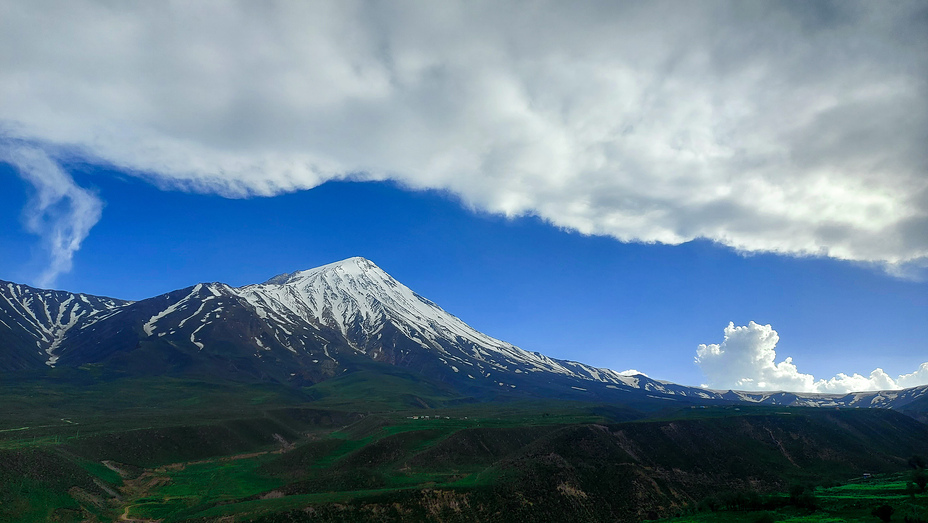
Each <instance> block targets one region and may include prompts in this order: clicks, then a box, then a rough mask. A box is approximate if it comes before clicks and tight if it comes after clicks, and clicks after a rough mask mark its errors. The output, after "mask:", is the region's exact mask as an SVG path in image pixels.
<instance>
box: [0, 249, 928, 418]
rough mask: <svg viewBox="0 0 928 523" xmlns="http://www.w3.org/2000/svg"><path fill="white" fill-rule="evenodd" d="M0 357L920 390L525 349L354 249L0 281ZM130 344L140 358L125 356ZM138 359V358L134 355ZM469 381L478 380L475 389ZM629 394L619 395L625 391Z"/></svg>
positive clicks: (532, 383) (289, 377)
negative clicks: (655, 366)
mask: <svg viewBox="0 0 928 523" xmlns="http://www.w3.org/2000/svg"><path fill="white" fill-rule="evenodd" d="M0 346H3V347H4V348H6V347H9V348H11V349H14V350H4V351H0V368H5V369H11V370H15V369H25V368H38V367H44V366H46V365H48V366H54V365H55V364H59V365H70V366H80V365H82V364H84V363H88V362H104V361H113V358H116V360H118V361H119V362H122V363H121V364H126V362H131V361H135V362H136V363H133V365H135V367H134V368H153V367H152V365H153V364H154V362H155V361H160V363H159V365H161V367H157V368H163V369H168V368H173V369H176V368H177V367H176V365H178V362H183V365H188V366H190V367H191V368H195V369H197V372H201V373H202V372H207V373H208V372H211V370H210V369H213V370H219V369H220V368H221V369H223V372H228V373H231V375H234V374H235V373H242V372H244V373H246V374H247V375H250V376H257V377H263V378H270V379H276V380H283V381H293V382H296V383H316V382H318V381H320V380H324V379H328V378H331V377H333V376H336V375H339V374H341V373H344V372H347V371H348V370H349V369H350V367H351V365H352V363H351V362H355V363H357V362H359V361H366V360H375V361H378V362H382V363H387V364H390V365H395V366H399V367H404V368H407V369H409V370H411V371H414V372H420V373H423V375H425V376H428V377H429V378H432V379H437V380H440V381H445V382H448V383H455V384H457V385H456V386H463V387H465V388H469V387H470V388H478V389H479V388H481V387H483V389H481V390H486V388H487V387H490V388H492V389H495V390H506V391H509V390H512V391H516V390H518V391H523V390H525V391H527V392H529V391H531V392H530V393H532V394H536V395H539V396H542V397H575V398H584V397H586V398H588V399H595V400H597V401H622V398H623V397H628V396H627V394H628V393H634V394H636V395H638V397H650V398H655V399H662V400H667V399H675V400H681V401H688V402H697V403H698V402H706V401H709V402H711V401H724V402H739V403H742V402H743V403H755V404H766V405H784V406H823V407H863V408H866V407H881V408H895V407H897V406H904V405H906V404H908V403H910V402H912V401H916V400H919V399H920V398H923V397H928V396H926V395H928V387H916V388H913V389H907V390H904V391H879V392H860V393H853V394H845V395H829V394H800V393H790V392H745V391H714V390H707V389H703V388H699V387H688V386H683V385H677V384H674V383H670V382H665V381H658V380H654V379H651V378H649V377H647V376H644V375H634V376H626V375H622V374H620V373H618V372H616V371H613V370H610V369H602V368H596V367H592V366H590V365H585V364H583V363H578V362H574V361H566V360H557V359H553V358H549V357H547V356H544V355H542V354H539V353H537V352H529V351H526V350H523V349H520V348H519V347H516V346H514V345H512V344H510V343H507V342H504V341H501V340H498V339H496V338H493V337H491V336H488V335H486V334H484V333H481V332H479V331H477V330H476V329H474V328H472V327H470V326H469V325H467V324H466V323H464V322H463V321H461V320H460V319H459V318H457V317H456V316H454V315H452V314H450V313H448V312H446V311H445V310H443V309H442V308H441V307H439V306H438V305H436V304H435V303H433V302H431V301H429V300H428V299H426V298H424V297H422V296H420V295H418V294H416V293H415V292H413V291H412V290H411V289H409V288H408V287H406V286H405V285H403V284H402V283H400V282H398V281H397V280H395V279H394V278H393V277H391V276H390V275H389V274H387V273H386V272H384V271H383V270H382V269H380V268H379V267H377V265H375V264H374V263H373V262H371V261H369V260H366V259H364V258H349V259H347V260H343V261H340V262H337V263H332V264H329V265H324V266H322V267H317V268H315V269H309V270H305V271H298V272H294V273H289V274H282V275H279V276H276V277H274V278H271V279H270V280H268V281H267V282H265V283H261V284H254V285H247V286H244V287H238V288H235V287H231V286H229V285H226V284H223V283H201V284H197V285H195V286H192V287H188V288H186V289H180V290H177V291H173V292H170V293H166V294H163V295H161V296H156V297H153V298H149V299H146V300H141V301H139V302H124V301H120V300H113V299H110V298H98V297H94V296H87V295H81V294H71V293H67V292H61V291H45V290H39V289H33V288H31V287H27V286H23V285H16V284H12V283H8V282H0ZM133 354H135V355H136V356H133ZM133 358H136V359H133ZM474 390H476V389H474ZM623 395H625V396H623Z"/></svg>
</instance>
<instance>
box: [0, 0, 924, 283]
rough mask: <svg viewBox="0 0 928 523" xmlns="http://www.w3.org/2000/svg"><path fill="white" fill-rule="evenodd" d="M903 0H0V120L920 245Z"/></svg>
mask: <svg viewBox="0 0 928 523" xmlns="http://www.w3.org/2000/svg"><path fill="white" fill-rule="evenodd" d="M926 12H928V9H926V6H925V4H924V3H923V2H893V3H892V4H882V3H880V4H876V3H872V2H866V1H856V2H855V1H850V2H815V3H808V2H777V3H743V2H721V1H719V2H647V3H616V2H597V1H581V2H570V3H564V2H532V3H527V4H523V3H507V4H500V3H499V2H480V1H477V2H473V1H466V2H465V1H463V0H460V1H447V2H431V3H422V2H402V1H400V2H382V3H377V2H375V3H370V2H363V1H360V0H358V1H350V0H338V1H333V2H297V1H293V2H287V1H281V2H273V3H256V2H246V1H241V2H221V3H220V2H106V1H102V0H101V1H92V0H68V1H62V2H48V1H36V2H2V3H0V49H3V50H4V52H0V132H2V133H3V134H5V135H7V136H8V137H13V138H17V139H24V140H32V141H34V142H35V143H51V144H66V145H68V146H70V147H71V148H72V150H78V151H82V154H84V155H86V156H87V157H90V158H96V159H98V160H102V161H106V162H110V163H112V164H115V165H117V166H120V167H122V168H124V169H128V170H132V171H134V172H137V173H138V174H140V175H142V176H146V177H148V178H149V179H151V180H152V181H155V182H156V183H159V184H162V185H166V186H169V187H180V188H185V189H189V190H197V191H211V192H217V193H220V194H224V195H228V196H243V195H274V194H278V193H281V192H287V191H295V190H301V189H308V188H311V187H314V186H316V185H318V184H320V183H323V182H325V181H327V180H332V179H343V178H346V177H348V178H352V179H357V180H373V179H393V180H397V181H399V182H400V183H402V184H404V185H406V186H408V187H410V188H437V189H444V190H448V191H451V192H453V193H455V194H457V195H459V196H460V197H461V198H462V199H463V201H465V202H466V203H467V204H468V205H472V206H474V207H475V208H480V209H484V210H488V211H491V212H496V213H503V214H506V215H524V214H532V215H537V216H540V217H542V218H544V219H546V220H548V221H550V222H551V223H553V224H555V225H557V226H561V227H565V228H569V229H573V230H577V231H580V232H583V233H588V234H601V235H610V236H613V237H615V238H618V239H620V240H623V241H640V242H663V243H669V244H675V243H680V242H685V241H688V240H691V239H694V238H708V239H711V240H714V241H717V242H720V243H722V244H725V245H729V246H731V247H733V248H736V249H739V250H742V251H745V252H754V251H769V252H778V253H787V254H796V255H824V256H831V257H834V258H839V259H845V260H857V261H863V262H870V263H876V264H881V265H884V266H886V267H887V268H888V269H889V270H890V271H891V272H892V273H894V274H897V275H900V276H905V277H919V276H920V275H924V273H925V267H926V265H928V235H926V233H925V231H926V230H928V178H926V177H925V172H926V167H928V148H925V147H924V144H925V143H926V142H928V81H926V79H928V22H926V20H928V14H926Z"/></svg>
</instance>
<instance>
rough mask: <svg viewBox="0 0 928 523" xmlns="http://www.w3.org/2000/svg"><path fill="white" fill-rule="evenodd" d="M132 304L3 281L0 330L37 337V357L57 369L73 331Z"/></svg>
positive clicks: (0, 302)
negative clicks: (61, 348) (39, 356)
mask: <svg viewBox="0 0 928 523" xmlns="http://www.w3.org/2000/svg"><path fill="white" fill-rule="evenodd" d="M128 303H130V302H126V301H122V300H115V299H112V298H102V297H98V296H90V295H87V294H72V293H70V292H64V291H53V290H45V289H35V288H32V287H29V286H27V285H19V284H16V283H11V282H5V281H0V327H6V328H7V329H9V331H10V332H11V333H16V334H19V335H20V336H22V335H23V334H25V335H26V336H31V337H33V338H34V343H35V349H36V353H37V354H40V355H43V356H44V357H45V364H46V365H49V366H54V365H55V362H56V361H57V360H58V354H57V352H56V351H57V349H58V348H59V346H60V345H61V343H62V341H63V340H64V338H65V336H66V335H67V334H68V333H69V331H71V330H72V329H74V328H79V329H83V328H86V327H88V326H89V325H92V324H93V323H95V322H97V321H100V320H102V319H105V318H107V317H109V316H111V315H113V314H115V313H116V312H117V311H118V310H119V309H120V308H121V307H123V306H125V305H127V304H128Z"/></svg>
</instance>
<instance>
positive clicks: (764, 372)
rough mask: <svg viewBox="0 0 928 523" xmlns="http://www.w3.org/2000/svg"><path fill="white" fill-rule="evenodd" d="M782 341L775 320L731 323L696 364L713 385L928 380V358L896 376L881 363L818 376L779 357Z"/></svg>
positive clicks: (807, 388)
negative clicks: (866, 368)
mask: <svg viewBox="0 0 928 523" xmlns="http://www.w3.org/2000/svg"><path fill="white" fill-rule="evenodd" d="M779 341H780V337H779V335H778V334H777V331H775V330H773V328H772V327H771V326H770V325H758V324H757V323H754V322H753V321H752V322H750V323H749V324H748V325H746V326H742V327H736V326H735V324H734V323H729V324H728V327H726V328H725V339H724V341H722V343H719V344H715V343H713V344H710V345H705V344H703V345H700V346H699V347H698V348H697V349H696V364H697V365H699V368H700V369H701V370H702V372H703V373H704V374H705V375H706V378H707V379H708V380H709V382H708V383H707V386H709V387H710V388H713V389H736V390H786V391H791V392H831V393H843V392H853V391H864V390H891V389H902V388H907V387H915V386H917V385H926V384H928V362H925V363H922V364H921V365H920V366H919V368H918V369H916V370H915V371H914V372H912V373H909V374H902V375H900V376H897V377H896V378H893V377H892V376H890V375H889V374H887V373H886V372H884V371H883V369H879V368H878V369H875V370H874V371H873V372H871V373H870V374H869V375H868V376H863V375H861V374H857V373H854V374H850V375H848V374H844V373H839V374H837V375H836V376H834V377H833V378H829V379H818V380H816V379H815V377H814V376H813V375H811V374H804V373H802V372H799V369H798V368H797V367H796V365H795V364H794V363H793V360H792V358H790V357H787V358H785V359H784V360H782V361H780V362H776V358H777V353H776V345H777V342H779Z"/></svg>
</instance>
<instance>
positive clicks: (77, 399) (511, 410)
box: [0, 369, 928, 521]
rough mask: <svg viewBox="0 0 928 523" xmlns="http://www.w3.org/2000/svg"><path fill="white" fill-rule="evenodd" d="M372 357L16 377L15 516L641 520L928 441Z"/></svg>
mask: <svg viewBox="0 0 928 523" xmlns="http://www.w3.org/2000/svg"><path fill="white" fill-rule="evenodd" d="M92 371H93V369H89V370H85V371H83V372H87V373H92ZM355 374H356V375H350V376H345V377H344V378H340V379H339V380H333V381H332V382H326V383H324V384H321V385H317V386H314V387H309V388H305V389H289V388H284V387H273V386H269V385H260V384H243V383H209V382H201V381H190V380H181V379H174V378H146V379H134V380H128V379H124V378H119V377H112V376H110V377H87V376H84V377H83V378H82V379H83V381H78V380H74V379H71V380H69V381H68V384H61V383H56V382H54V381H51V380H47V381H36V380H29V381H24V382H22V383H9V382H8V383H6V384H4V385H3V386H2V387H0V420H2V421H0V423H2V424H3V426H2V428H0V521H86V520H89V521H112V520H116V519H117V518H120V517H125V518H130V519H131V518H135V519H140V520H163V521H217V520H223V521H302V520H309V519H312V520H313V521H345V520H357V521H364V520H370V521H410V520H412V521H416V520H419V521H471V520H480V521H520V520H521V521H539V520H541V521H545V520H546V521H562V520H580V521H639V520H642V519H645V518H648V517H652V516H653V517H659V516H663V517H666V516H671V515H674V514H685V513H693V514H696V513H695V511H696V508H697V507H698V506H699V504H700V503H703V504H705V500H706V499H707V498H708V497H710V496H713V495H717V494H719V493H753V494H752V495H769V496H775V495H776V494H775V493H777V492H785V491H787V490H788V489H789V487H790V485H792V484H794V483H797V482H799V483H803V484H817V485H822V484H826V483H828V484H833V483H834V482H837V481H845V480H847V479H848V478H851V477H858V476H860V475H861V474H863V473H864V472H867V473H886V474H890V473H898V472H900V471H902V470H904V469H905V468H906V467H907V463H906V462H907V459H908V458H909V457H910V456H912V455H913V454H921V455H928V426H926V425H924V424H922V423H919V422H917V421H916V420H914V419H912V418H910V417H906V416H904V415H901V414H898V413H895V412H891V411H877V410H840V411H838V410H824V409H784V408H782V407H780V408H764V407H755V408H749V407H741V408H735V407H716V408H707V409H689V408H687V409H682V410H676V411H662V412H660V413H658V414H650V415H648V416H649V417H646V415H645V414H643V413H641V412H639V411H635V410H632V409H628V408H622V407H617V406H614V405H597V404H589V403H577V402H557V401H547V402H540V401H509V402H505V403H499V402H476V401H474V400H473V399H472V398H466V397H460V396H456V395H454V394H452V393H451V392H449V391H448V390H447V389H444V388H443V387H442V386H441V385H436V384H434V383H429V382H426V381H423V380H420V379H413V378H411V377H410V376H407V375H404V374H402V373H399V374H392V375H384V376H378V375H376V374H375V373H370V372H358V373H355ZM339 383H340V385H339ZM836 495H837V494H836ZM887 495H888V496H889V495H890V494H887ZM892 495H895V494H892ZM713 514H714V513H713ZM720 514H721V513H720ZM707 515H708V513H698V514H696V515H695V516H692V517H707ZM720 517H722V516H720ZM223 518H225V519H223Z"/></svg>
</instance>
